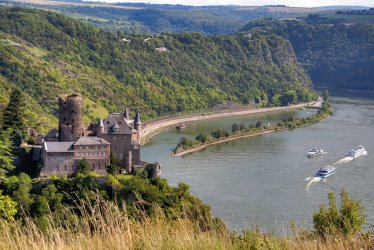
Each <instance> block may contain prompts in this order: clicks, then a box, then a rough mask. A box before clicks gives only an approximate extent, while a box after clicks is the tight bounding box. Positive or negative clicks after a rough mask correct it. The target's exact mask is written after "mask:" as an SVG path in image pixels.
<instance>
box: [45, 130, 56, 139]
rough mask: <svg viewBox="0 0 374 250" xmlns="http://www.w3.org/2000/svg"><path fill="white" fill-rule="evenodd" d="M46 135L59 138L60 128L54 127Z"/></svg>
mask: <svg viewBox="0 0 374 250" xmlns="http://www.w3.org/2000/svg"><path fill="white" fill-rule="evenodd" d="M46 137H50V138H57V137H58V130H57V129H52V130H51V131H49V132H48V134H47V135H46Z"/></svg>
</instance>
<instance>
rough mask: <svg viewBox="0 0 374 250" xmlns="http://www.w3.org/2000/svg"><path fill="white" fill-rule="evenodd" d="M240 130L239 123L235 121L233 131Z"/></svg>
mask: <svg viewBox="0 0 374 250" xmlns="http://www.w3.org/2000/svg"><path fill="white" fill-rule="evenodd" d="M239 130H240V127H239V125H238V124H236V123H234V124H233V125H232V126H231V131H232V132H233V133H235V132H237V131H239Z"/></svg>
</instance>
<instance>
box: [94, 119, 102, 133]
mask: <svg viewBox="0 0 374 250" xmlns="http://www.w3.org/2000/svg"><path fill="white" fill-rule="evenodd" d="M95 130H96V131H95V132H96V135H97V136H99V137H101V135H102V133H103V132H104V123H103V119H101V118H99V120H98V121H97V124H96V129H95Z"/></svg>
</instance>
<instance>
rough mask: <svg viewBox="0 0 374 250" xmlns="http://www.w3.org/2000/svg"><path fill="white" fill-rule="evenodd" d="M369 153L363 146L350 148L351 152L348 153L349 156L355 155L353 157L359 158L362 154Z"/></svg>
mask: <svg viewBox="0 0 374 250" xmlns="http://www.w3.org/2000/svg"><path fill="white" fill-rule="evenodd" d="M367 154H368V152H367V151H366V149H365V148H364V147H363V146H358V147H357V148H355V149H352V150H350V151H349V153H348V156H350V157H353V158H357V157H359V156H361V155H367Z"/></svg>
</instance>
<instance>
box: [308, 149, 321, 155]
mask: <svg viewBox="0 0 374 250" xmlns="http://www.w3.org/2000/svg"><path fill="white" fill-rule="evenodd" d="M323 153H324V151H323V150H322V149H320V148H313V149H312V150H310V151H309V152H308V157H315V156H318V155H322V154H323Z"/></svg>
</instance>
